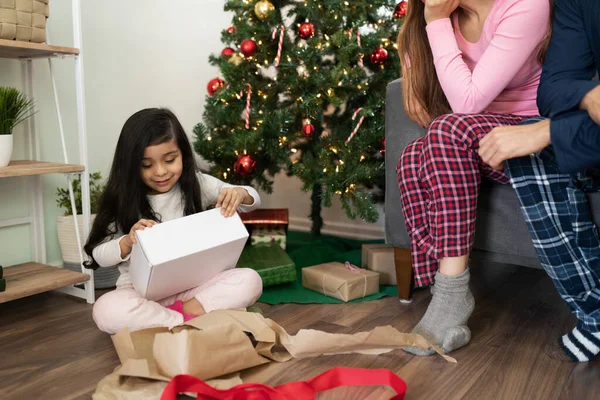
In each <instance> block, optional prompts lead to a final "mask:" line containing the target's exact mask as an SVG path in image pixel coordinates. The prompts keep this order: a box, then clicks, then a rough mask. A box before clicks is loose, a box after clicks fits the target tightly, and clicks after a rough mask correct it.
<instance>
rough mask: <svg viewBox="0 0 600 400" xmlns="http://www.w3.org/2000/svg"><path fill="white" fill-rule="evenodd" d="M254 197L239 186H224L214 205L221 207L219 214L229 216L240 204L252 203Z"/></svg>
mask: <svg viewBox="0 0 600 400" xmlns="http://www.w3.org/2000/svg"><path fill="white" fill-rule="evenodd" d="M253 203H254V198H253V197H252V196H250V194H249V193H248V191H247V190H246V189H244V188H241V187H226V188H223V189H221V193H219V198H218V200H217V205H216V207H221V214H222V215H224V216H226V217H231V216H232V215H233V214H235V211H236V210H237V208H238V207H239V206H240V204H253Z"/></svg>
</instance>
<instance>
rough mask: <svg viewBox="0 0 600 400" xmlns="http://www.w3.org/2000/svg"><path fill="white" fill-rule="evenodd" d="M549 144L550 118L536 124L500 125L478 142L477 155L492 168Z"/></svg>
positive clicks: (500, 166)
mask: <svg viewBox="0 0 600 400" xmlns="http://www.w3.org/2000/svg"><path fill="white" fill-rule="evenodd" d="M549 144H550V120H544V121H541V122H538V123H536V124H530V125H515V126H501V127H498V128H494V129H492V131H491V132H490V133H488V134H487V135H486V136H485V137H484V138H483V139H481V141H480V142H479V156H480V157H481V159H482V160H483V162H485V163H486V164H488V165H490V166H491V167H492V168H494V169H502V163H503V162H504V161H506V160H509V159H511V158H516V157H523V156H526V155H528V154H531V153H535V152H537V151H540V150H542V149H543V148H544V147H546V146H548V145H549Z"/></svg>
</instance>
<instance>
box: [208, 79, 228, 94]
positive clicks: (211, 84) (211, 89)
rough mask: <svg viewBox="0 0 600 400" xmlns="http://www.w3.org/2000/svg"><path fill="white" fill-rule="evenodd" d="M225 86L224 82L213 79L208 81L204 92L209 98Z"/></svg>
mask: <svg viewBox="0 0 600 400" xmlns="http://www.w3.org/2000/svg"><path fill="white" fill-rule="evenodd" d="M223 86H225V81H224V80H223V79H221V78H214V79H211V80H210V81H208V85H206V90H207V91H208V94H209V95H210V96H212V95H214V94H215V92H216V91H217V90H219V89H220V88H222V87H223Z"/></svg>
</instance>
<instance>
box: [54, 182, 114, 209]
mask: <svg viewBox="0 0 600 400" xmlns="http://www.w3.org/2000/svg"><path fill="white" fill-rule="evenodd" d="M105 187H106V185H105V184H104V183H103V182H102V175H100V172H94V173H92V174H90V206H91V212H92V214H96V213H97V212H98V207H99V205H100V197H102V193H103V192H104V188H105ZM73 195H74V196H75V206H76V207H77V214H81V212H82V211H81V178H76V179H73ZM56 196H57V197H58V198H57V199H56V204H58V206H59V207H60V208H62V209H63V210H64V211H65V214H64V215H65V216H67V215H73V212H72V209H71V199H70V198H69V188H57V189H56Z"/></svg>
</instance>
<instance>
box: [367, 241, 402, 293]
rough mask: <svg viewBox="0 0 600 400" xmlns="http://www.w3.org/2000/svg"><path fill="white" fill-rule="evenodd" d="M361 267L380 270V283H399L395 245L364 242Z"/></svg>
mask: <svg viewBox="0 0 600 400" xmlns="http://www.w3.org/2000/svg"><path fill="white" fill-rule="evenodd" d="M360 266H361V268H366V269H368V270H370V271H375V272H379V284H380V285H397V284H398V281H397V280H396V263H395V262H394V247H393V246H392V245H389V244H363V245H362V263H361V265H360Z"/></svg>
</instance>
